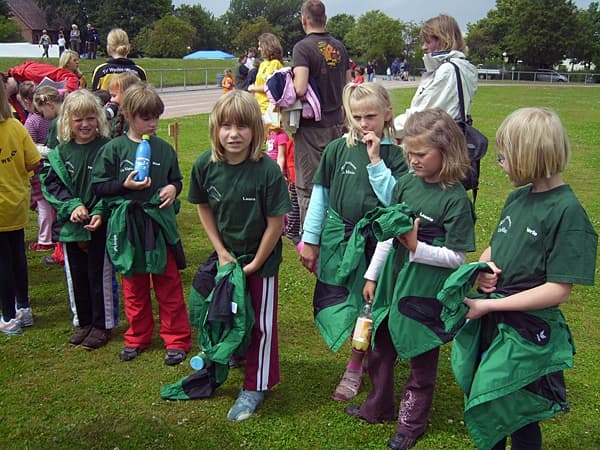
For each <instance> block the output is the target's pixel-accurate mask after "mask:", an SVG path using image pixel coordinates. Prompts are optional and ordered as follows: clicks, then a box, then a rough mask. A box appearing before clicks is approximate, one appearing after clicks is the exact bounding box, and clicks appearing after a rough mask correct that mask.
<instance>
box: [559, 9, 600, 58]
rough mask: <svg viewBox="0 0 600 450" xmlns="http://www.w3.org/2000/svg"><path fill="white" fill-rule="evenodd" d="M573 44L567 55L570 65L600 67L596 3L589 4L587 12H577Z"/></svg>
mask: <svg viewBox="0 0 600 450" xmlns="http://www.w3.org/2000/svg"><path fill="white" fill-rule="evenodd" d="M577 23H578V25H577V30H578V32H577V34H576V36H575V43H574V45H573V47H572V48H571V49H570V50H569V52H568V53H567V56H568V57H569V58H571V61H572V63H577V62H580V63H583V64H586V65H589V64H591V63H594V64H595V65H596V66H598V65H600V11H599V10H598V2H592V3H590V6H589V7H588V9H587V10H580V11H578V12H577Z"/></svg>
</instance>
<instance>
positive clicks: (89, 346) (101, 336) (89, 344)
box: [81, 327, 112, 350]
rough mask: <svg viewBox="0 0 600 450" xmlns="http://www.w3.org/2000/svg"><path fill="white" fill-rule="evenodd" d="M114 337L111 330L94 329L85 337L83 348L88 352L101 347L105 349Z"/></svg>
mask: <svg viewBox="0 0 600 450" xmlns="http://www.w3.org/2000/svg"><path fill="white" fill-rule="evenodd" d="M111 336H112V332H111V331H110V330H104V329H102V328H96V327H92V329H91V330H90V333H89V334H88V335H87V336H86V337H85V339H84V340H83V342H82V343H81V346H82V347H83V348H85V349H86V350H96V349H98V348H100V347H104V346H105V345H106V344H107V343H108V341H110V338H111Z"/></svg>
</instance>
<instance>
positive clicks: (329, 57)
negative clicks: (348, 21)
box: [317, 41, 342, 67]
mask: <svg viewBox="0 0 600 450" xmlns="http://www.w3.org/2000/svg"><path fill="white" fill-rule="evenodd" d="M317 45H318V47H319V52H321V55H323V58H325V62H326V63H327V65H328V66H329V67H336V66H337V65H338V64H339V63H340V61H341V60H342V56H341V55H340V52H339V50H338V49H337V48H335V47H334V46H333V45H331V44H329V43H328V42H326V41H319V43H318V44H317Z"/></svg>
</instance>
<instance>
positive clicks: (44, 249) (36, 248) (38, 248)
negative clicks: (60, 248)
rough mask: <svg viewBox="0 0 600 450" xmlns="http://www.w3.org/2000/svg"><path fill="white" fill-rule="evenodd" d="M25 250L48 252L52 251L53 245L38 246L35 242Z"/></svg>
mask: <svg viewBox="0 0 600 450" xmlns="http://www.w3.org/2000/svg"><path fill="white" fill-rule="evenodd" d="M27 248H28V249H29V250H31V251H34V252H48V251H50V250H54V244H38V243H37V242H31V243H30V244H29V245H28V246H27Z"/></svg>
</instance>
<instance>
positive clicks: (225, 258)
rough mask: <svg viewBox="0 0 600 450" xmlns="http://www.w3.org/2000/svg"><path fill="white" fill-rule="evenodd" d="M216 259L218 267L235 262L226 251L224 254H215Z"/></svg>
mask: <svg viewBox="0 0 600 450" xmlns="http://www.w3.org/2000/svg"><path fill="white" fill-rule="evenodd" d="M217 257H218V258H219V267H221V266H224V265H226V264H229V263H236V262H237V261H236V259H235V258H234V257H233V255H232V254H231V253H229V252H228V251H226V250H225V251H224V252H221V253H217Z"/></svg>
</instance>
